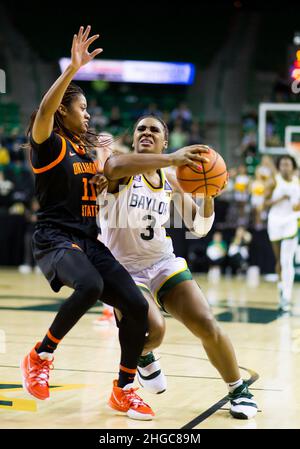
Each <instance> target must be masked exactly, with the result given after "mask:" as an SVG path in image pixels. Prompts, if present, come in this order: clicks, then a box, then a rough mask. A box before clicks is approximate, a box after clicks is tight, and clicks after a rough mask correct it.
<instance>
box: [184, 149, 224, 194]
mask: <svg viewBox="0 0 300 449" xmlns="http://www.w3.org/2000/svg"><path fill="white" fill-rule="evenodd" d="M203 155H204V156H205V157H206V158H207V159H209V162H206V163H203V162H200V163H199V169H196V168H194V167H190V166H189V165H183V166H181V167H177V170H176V176H177V180H178V182H179V184H180V186H181V187H182V189H183V190H184V191H185V192H187V193H192V194H193V195H195V194H196V193H202V194H203V195H204V196H214V195H216V194H218V193H219V192H220V191H221V190H223V189H224V187H225V186H226V183H227V179H228V172H227V168H226V164H225V161H224V159H223V158H222V156H221V155H220V154H219V153H217V152H216V151H215V150H213V149H211V148H210V149H209V152H208V153H203Z"/></svg>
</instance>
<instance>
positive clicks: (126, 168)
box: [104, 145, 209, 181]
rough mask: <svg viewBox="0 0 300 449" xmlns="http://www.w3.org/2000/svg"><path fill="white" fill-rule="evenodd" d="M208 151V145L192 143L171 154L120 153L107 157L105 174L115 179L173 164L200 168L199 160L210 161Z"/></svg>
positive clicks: (108, 177) (110, 178)
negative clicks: (207, 156) (206, 154)
mask: <svg viewBox="0 0 300 449" xmlns="http://www.w3.org/2000/svg"><path fill="white" fill-rule="evenodd" d="M207 152H208V149H207V147H204V146H203V145H191V146H189V147H184V148H181V149H180V150H177V151H175V152H174V153H171V154H155V153H151V154H120V155H116V156H112V157H110V158H109V159H107V161H106V163H105V166H104V174H105V176H106V177H107V179H109V180H112V181H114V180H117V179H124V178H126V177H128V176H134V175H139V174H141V173H146V172H147V171H149V170H156V169H158V168H165V167H170V166H171V165H174V166H180V165H191V166H192V167H195V168H198V166H199V162H203V163H205V162H209V161H208V159H207V158H206V157H205V153H207ZM201 153H204V155H203V156H202V155H201Z"/></svg>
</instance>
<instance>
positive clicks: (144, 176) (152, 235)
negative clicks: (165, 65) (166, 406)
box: [100, 116, 257, 419]
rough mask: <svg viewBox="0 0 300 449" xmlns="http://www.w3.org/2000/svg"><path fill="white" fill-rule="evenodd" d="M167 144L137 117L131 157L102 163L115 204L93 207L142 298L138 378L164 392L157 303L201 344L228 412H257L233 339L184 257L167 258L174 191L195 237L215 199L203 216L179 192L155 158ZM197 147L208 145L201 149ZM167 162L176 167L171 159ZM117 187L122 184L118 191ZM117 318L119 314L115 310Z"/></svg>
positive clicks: (155, 121) (209, 220) (154, 126)
mask: <svg viewBox="0 0 300 449" xmlns="http://www.w3.org/2000/svg"><path fill="white" fill-rule="evenodd" d="M167 145H168V128H167V126H166V124H165V123H164V122H163V121H162V120H161V119H159V118H157V117H153V116H145V117H142V118H141V119H139V120H138V122H137V124H136V126H135V129H134V136H133V147H134V154H133V155H132V154H128V155H112V156H111V157H109V158H108V159H107V161H106V163H105V166H104V175H105V176H106V178H107V179H108V192H112V193H115V194H116V195H115V196H116V201H114V202H113V203H111V206H109V201H108V202H106V203H107V204H106V205H105V204H104V206H103V207H100V224H101V240H102V241H103V243H104V244H105V245H107V246H108V248H109V249H110V250H111V252H112V253H113V254H114V256H115V257H116V258H117V259H118V260H119V261H120V262H121V263H122V265H123V266H124V267H125V268H126V269H127V270H128V271H129V273H130V274H131V276H132V277H133V279H134V281H135V282H136V284H137V285H138V286H140V288H141V289H143V292H144V295H146V297H147V299H148V301H149V313H148V316H149V336H148V338H147V341H146V345H145V347H144V351H143V356H142V357H140V360H139V365H138V380H139V382H140V384H141V385H142V386H143V387H145V388H146V389H147V390H149V391H150V392H152V393H161V392H163V391H164V390H165V389H166V380H165V377H164V375H163V373H162V372H161V370H160V366H159V363H158V361H157V360H155V359H154V356H153V353H152V350H153V349H154V348H155V347H157V346H159V344H160V343H161V341H162V339H163V336H164V331H165V325H164V319H163V317H162V315H161V313H160V311H159V309H158V307H157V306H156V305H155V302H154V300H156V301H157V303H158V305H159V306H161V307H162V308H163V309H164V310H165V311H167V312H168V313H169V314H170V315H172V316H173V317H174V318H176V319H177V320H178V321H180V322H181V323H183V324H184V325H185V326H186V327H187V328H188V329H189V330H190V331H191V332H192V333H193V334H194V335H195V336H196V337H198V338H199V339H200V340H201V341H202V344H203V346H204V349H205V351H206V353H207V355H208V358H209V360H210V361H211V363H212V364H213V365H214V366H215V368H216V369H217V370H218V371H219V373H220V375H221V376H222V378H223V379H224V381H225V382H226V383H227V385H228V388H229V399H230V402H231V407H230V413H231V414H232V416H234V417H235V418H239V419H248V418H252V417H254V416H255V415H256V413H257V405H256V402H255V401H254V399H253V396H252V394H251V393H250V392H249V390H248V385H247V382H245V381H243V380H242V378H241V374H240V371H239V367H238V365H237V361H236V357H235V353H234V349H233V347H232V344H231V342H230V340H229V338H228V337H227V336H226V335H225V333H224V332H223V331H222V330H221V329H220V327H219V326H218V324H217V322H216V320H215V318H214V316H213V314H212V312H211V310H210V308H209V305H208V303H207V301H206V299H205V297H204V295H203V293H202V291H201V290H200V288H199V287H198V285H197V283H196V282H195V281H194V280H193V279H192V275H191V272H190V271H189V269H188V267H187V264H186V261H185V260H184V259H182V258H180V257H177V258H176V256H175V255H174V252H173V245H172V241H171V239H170V238H168V237H167V236H166V231H165V228H164V224H165V223H166V222H167V221H168V218H169V202H170V196H171V195H172V194H173V195H174V203H175V206H177V207H178V208H179V209H180V207H179V206H180V203H183V207H184V209H183V214H182V211H181V214H182V216H183V218H184V220H185V224H186V226H187V227H188V228H189V229H190V230H192V231H193V232H194V233H195V234H196V235H197V236H198V237H202V236H203V235H205V234H206V233H207V232H208V231H209V230H210V228H211V226H212V224H213V220H214V200H213V198H211V197H205V198H204V207H203V214H202V213H201V210H200V208H199V207H198V206H197V204H196V203H195V202H194V201H193V200H192V198H191V197H190V196H189V195H186V194H184V192H183V190H182V189H181V188H180V186H179V184H178V182H177V180H176V176H175V174H174V172H173V173H172V172H169V171H167V170H164V167H167V164H166V163H165V164H163V163H161V160H160V159H159V157H158V155H160V154H161V153H162V152H163V151H164V150H165V149H166V148H167ZM187 148H192V147H187ZM206 148H207V147H206ZM178 151H179V152H180V151H184V149H181V150H178ZM201 151H204V152H205V151H207V150H205V147H203V146H201ZM204 155H205V153H204ZM170 157H172V154H171V155H170ZM168 165H178V164H177V161H176V160H173V162H171V163H169V164H168ZM120 185H122V186H125V187H123V189H122V190H121V191H120V192H119V193H118V189H119V186H120ZM125 213H127V215H126V217H127V222H126V223H122V226H118V224H117V222H116V220H115V219H116V216H117V215H119V216H121V217H124V216H125ZM117 315H118V316H119V317H120V315H119V314H118V312H117ZM195 399H196V397H195Z"/></svg>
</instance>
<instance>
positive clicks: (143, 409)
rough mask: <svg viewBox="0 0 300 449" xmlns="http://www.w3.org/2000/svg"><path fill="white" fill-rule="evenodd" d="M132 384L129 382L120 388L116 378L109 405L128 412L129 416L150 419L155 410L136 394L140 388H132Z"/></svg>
mask: <svg viewBox="0 0 300 449" xmlns="http://www.w3.org/2000/svg"><path fill="white" fill-rule="evenodd" d="M132 385H133V384H128V385H126V387H124V388H120V387H118V381H117V380H114V382H113V390H112V393H111V396H110V399H109V401H108V405H109V406H110V407H111V408H113V409H114V410H118V411H119V412H124V413H126V414H127V416H128V417H129V418H132V419H139V420H144V421H150V420H151V419H152V418H153V416H154V412H153V410H152V409H151V407H150V406H149V405H148V404H146V403H145V402H144V401H143V399H142V398H140V397H139V396H138V395H137V394H136V390H138V388H132Z"/></svg>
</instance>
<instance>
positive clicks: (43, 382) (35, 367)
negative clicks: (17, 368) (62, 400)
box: [21, 342, 54, 400]
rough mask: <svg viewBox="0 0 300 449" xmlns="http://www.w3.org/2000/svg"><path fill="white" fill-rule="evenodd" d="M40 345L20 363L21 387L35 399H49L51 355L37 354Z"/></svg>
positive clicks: (46, 353) (52, 358)
mask: <svg viewBox="0 0 300 449" xmlns="http://www.w3.org/2000/svg"><path fill="white" fill-rule="evenodd" d="M40 345H41V343H40V342H39V343H37V344H36V345H35V347H34V348H33V349H32V350H31V352H30V353H29V354H28V355H27V356H26V357H25V358H24V360H23V361H22V363H21V371H22V376H23V387H24V388H25V390H26V391H28V393H29V394H31V395H32V396H34V397H35V398H37V399H41V400H44V399H48V398H49V384H48V380H49V371H50V370H51V369H53V364H52V362H53V360H54V357H53V354H50V353H48V352H41V353H40V354H38V353H37V351H36V350H37V349H38V348H39V347H40Z"/></svg>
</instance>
